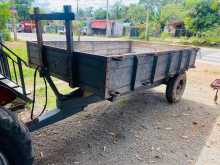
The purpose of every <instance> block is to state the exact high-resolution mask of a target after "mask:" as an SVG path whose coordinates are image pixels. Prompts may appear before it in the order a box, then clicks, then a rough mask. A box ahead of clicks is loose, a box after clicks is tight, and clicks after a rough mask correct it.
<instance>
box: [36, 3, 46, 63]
mask: <svg viewBox="0 0 220 165" xmlns="http://www.w3.org/2000/svg"><path fill="white" fill-rule="evenodd" d="M37 14H40V9H39V8H38V7H35V8H34V15H35V16H36V15H37ZM35 26H36V34H37V43H38V48H39V55H40V57H41V58H40V59H41V60H40V66H41V67H43V65H44V63H43V53H42V48H43V35H42V26H41V22H40V20H38V19H36V18H35Z"/></svg>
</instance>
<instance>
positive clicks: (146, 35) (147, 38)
mask: <svg viewBox="0 0 220 165" xmlns="http://www.w3.org/2000/svg"><path fill="white" fill-rule="evenodd" d="M149 15H150V13H149V9H147V16H146V23H145V24H146V25H145V40H147V41H149Z"/></svg>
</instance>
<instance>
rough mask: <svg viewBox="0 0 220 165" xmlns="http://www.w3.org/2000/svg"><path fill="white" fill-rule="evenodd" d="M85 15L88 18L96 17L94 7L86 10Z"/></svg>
mask: <svg viewBox="0 0 220 165" xmlns="http://www.w3.org/2000/svg"><path fill="white" fill-rule="evenodd" d="M84 15H85V16H86V17H93V15H94V11H93V7H88V8H86V9H85V10H84Z"/></svg>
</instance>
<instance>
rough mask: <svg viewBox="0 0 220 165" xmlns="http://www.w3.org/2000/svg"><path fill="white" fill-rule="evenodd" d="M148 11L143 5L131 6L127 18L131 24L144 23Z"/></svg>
mask: <svg viewBox="0 0 220 165" xmlns="http://www.w3.org/2000/svg"><path fill="white" fill-rule="evenodd" d="M146 15H147V11H146V9H145V7H144V6H143V5H140V4H131V5H130V6H129V7H128V10H127V16H128V19H129V20H130V22H131V23H134V24H137V23H144V22H145V20H146Z"/></svg>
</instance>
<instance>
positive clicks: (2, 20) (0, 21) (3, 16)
mask: <svg viewBox="0 0 220 165" xmlns="http://www.w3.org/2000/svg"><path fill="white" fill-rule="evenodd" d="M10 8H11V3H8V2H1V3H0V31H2V30H4V29H6V23H7V22H8V21H9V19H10V17H11V11H10Z"/></svg>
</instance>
